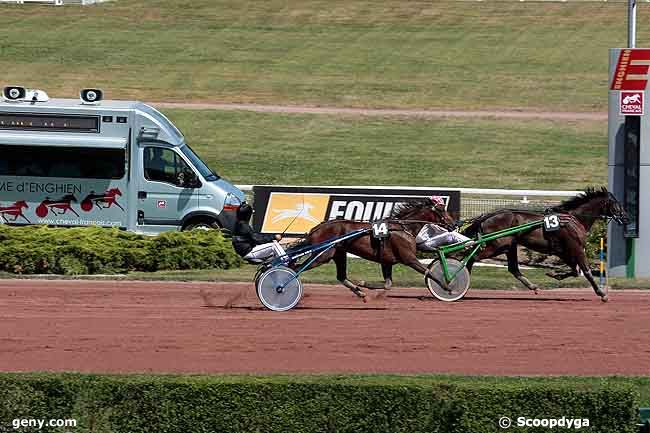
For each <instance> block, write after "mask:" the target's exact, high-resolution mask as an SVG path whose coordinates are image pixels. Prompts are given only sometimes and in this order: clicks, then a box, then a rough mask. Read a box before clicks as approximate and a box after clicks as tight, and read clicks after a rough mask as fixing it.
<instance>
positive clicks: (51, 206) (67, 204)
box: [36, 194, 79, 218]
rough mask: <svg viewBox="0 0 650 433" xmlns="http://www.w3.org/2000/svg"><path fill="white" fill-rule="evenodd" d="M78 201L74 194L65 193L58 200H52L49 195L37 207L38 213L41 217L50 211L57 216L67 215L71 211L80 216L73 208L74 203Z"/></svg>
mask: <svg viewBox="0 0 650 433" xmlns="http://www.w3.org/2000/svg"><path fill="white" fill-rule="evenodd" d="M76 202H77V198H76V197H75V196H74V195H72V194H68V195H64V196H63V197H61V198H60V199H58V200H50V198H49V197H45V200H43V202H41V204H39V205H38V207H37V208H36V215H38V217H39V218H45V217H46V216H47V214H48V212H50V211H51V212H52V214H53V215H57V216H59V215H65V214H66V213H68V211H70V212H72V213H73V214H75V215H76V216H77V217H78V216H79V214H78V213H77V212H75V210H74V209H72V203H76Z"/></svg>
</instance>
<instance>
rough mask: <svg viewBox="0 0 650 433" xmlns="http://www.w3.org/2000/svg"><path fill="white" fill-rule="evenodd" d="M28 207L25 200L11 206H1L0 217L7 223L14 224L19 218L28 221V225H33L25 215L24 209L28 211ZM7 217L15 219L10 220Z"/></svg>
mask: <svg viewBox="0 0 650 433" xmlns="http://www.w3.org/2000/svg"><path fill="white" fill-rule="evenodd" d="M28 207H29V206H27V202H25V200H20V201H17V202H15V203H14V204H13V205H10V206H0V217H2V220H3V221H4V222H6V223H13V222H16V220H18V218H22V219H24V220H25V221H27V223H28V224H31V222H30V221H29V220H28V219H27V217H26V216H25V214H23V209H27V208H28ZM7 216H9V217H13V218H12V219H11V220H10V219H8V218H7Z"/></svg>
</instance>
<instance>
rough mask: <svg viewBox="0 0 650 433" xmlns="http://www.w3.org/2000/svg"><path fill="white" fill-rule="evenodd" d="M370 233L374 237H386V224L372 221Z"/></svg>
mask: <svg viewBox="0 0 650 433" xmlns="http://www.w3.org/2000/svg"><path fill="white" fill-rule="evenodd" d="M372 234H373V236H374V237H376V238H378V239H381V238H386V237H388V224H386V223H385V222H382V223H373V224H372Z"/></svg>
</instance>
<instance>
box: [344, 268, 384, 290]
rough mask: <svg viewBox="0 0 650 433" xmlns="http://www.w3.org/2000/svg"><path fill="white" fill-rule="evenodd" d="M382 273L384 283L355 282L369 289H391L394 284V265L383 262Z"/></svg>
mask: <svg viewBox="0 0 650 433" xmlns="http://www.w3.org/2000/svg"><path fill="white" fill-rule="evenodd" d="M381 274H382V275H383V277H384V282H383V283H370V282H367V281H363V280H361V281H354V280H352V282H353V283H355V284H356V285H358V286H359V287H363V288H364V289H369V290H389V289H390V288H391V287H392V286H393V265H387V264H384V263H382V265H381Z"/></svg>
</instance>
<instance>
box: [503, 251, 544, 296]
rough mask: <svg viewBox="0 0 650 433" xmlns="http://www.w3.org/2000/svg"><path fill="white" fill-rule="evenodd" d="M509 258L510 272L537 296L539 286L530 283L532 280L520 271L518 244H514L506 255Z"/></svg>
mask: <svg viewBox="0 0 650 433" xmlns="http://www.w3.org/2000/svg"><path fill="white" fill-rule="evenodd" d="M506 256H507V257H508V271H509V272H510V273H511V274H512V275H513V276H514V277H515V278H516V279H518V280H519V281H521V283H522V284H523V285H524V286H526V287H527V288H528V289H529V290H533V291H534V292H535V294H537V286H536V285H535V284H533V283H531V282H530V280H529V279H528V278H526V277H524V275H523V274H522V273H521V271H520V270H519V258H518V257H517V242H512V243H511V244H510V248H509V249H508V252H507V253H506Z"/></svg>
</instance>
